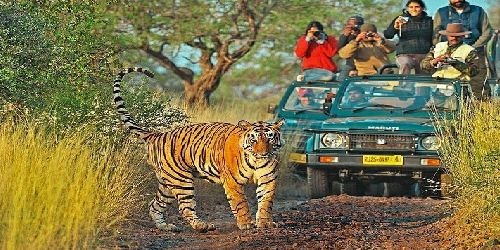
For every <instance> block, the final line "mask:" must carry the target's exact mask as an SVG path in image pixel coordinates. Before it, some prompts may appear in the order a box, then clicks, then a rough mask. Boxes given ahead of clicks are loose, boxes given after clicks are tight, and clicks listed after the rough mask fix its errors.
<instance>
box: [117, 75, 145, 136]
mask: <svg viewBox="0 0 500 250" xmlns="http://www.w3.org/2000/svg"><path fill="white" fill-rule="evenodd" d="M131 72H140V73H143V74H145V75H146V76H148V77H151V78H153V77H154V74H153V73H152V72H151V71H148V70H145V69H143V68H139V67H135V68H128V69H123V70H122V71H120V73H118V74H117V75H116V78H115V82H114V84H113V99H114V102H115V107H116V110H117V111H118V114H119V115H120V120H121V121H122V122H123V123H124V124H125V127H127V128H128V129H129V130H130V132H132V133H134V134H137V135H139V136H140V137H141V138H143V139H144V138H145V137H147V135H148V134H149V131H147V130H146V129H144V128H141V127H140V126H139V125H138V124H137V123H136V122H135V121H134V120H133V119H132V117H130V113H129V112H128V110H127V109H126V108H125V101H124V100H123V98H122V95H121V88H120V84H121V82H122V79H123V76H125V75H126V74H128V73H131Z"/></svg>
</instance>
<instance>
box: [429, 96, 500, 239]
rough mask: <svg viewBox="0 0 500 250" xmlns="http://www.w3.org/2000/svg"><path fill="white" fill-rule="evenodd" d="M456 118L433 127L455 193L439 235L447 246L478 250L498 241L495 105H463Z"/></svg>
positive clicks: (499, 122)
mask: <svg viewBox="0 0 500 250" xmlns="http://www.w3.org/2000/svg"><path fill="white" fill-rule="evenodd" d="M457 118H458V121H457V122H456V123H455V124H454V125H453V126H448V124H438V127H439V129H440V137H441V139H442V142H443V145H442V150H441V154H442V156H443V160H444V163H445V164H446V166H447V167H448V168H449V169H450V172H451V174H452V176H453V181H454V186H455V189H454V191H455V193H456V195H457V198H456V199H455V200H454V201H453V203H452V204H453V205H454V207H455V212H454V214H453V216H452V217H451V218H450V219H449V220H448V231H447V232H445V237H447V238H448V239H449V240H450V244H451V246H452V247H457V246H458V247H463V246H466V247H472V248H479V247H481V246H484V245H488V244H491V243H492V242H494V241H495V240H500V143H499V140H500V102H498V101H496V102H484V103H474V104H470V105H465V107H464V109H463V110H462V113H461V114H460V115H459V116H458V117H457Z"/></svg>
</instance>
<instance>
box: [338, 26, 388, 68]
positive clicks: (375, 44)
mask: <svg viewBox="0 0 500 250" xmlns="http://www.w3.org/2000/svg"><path fill="white" fill-rule="evenodd" d="M360 31H361V32H360V33H359V34H358V35H357V36H356V39H354V40H352V41H350V42H349V43H348V44H347V45H346V46H344V47H343V48H342V49H340V50H339V56H340V57H342V58H351V57H352V58H353V59H354V64H355V65H356V69H357V71H358V75H360V76H364V75H375V74H377V69H378V68H380V67H382V66H383V65H385V64H388V63H389V57H388V56H387V55H388V54H390V53H392V52H393V51H394V50H395V49H396V45H395V44H394V42H392V41H389V40H386V39H384V38H383V37H382V36H380V35H379V34H378V33H377V27H375V25H373V24H370V23H365V24H363V25H361V28H360Z"/></svg>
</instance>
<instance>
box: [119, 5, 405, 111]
mask: <svg viewBox="0 0 500 250" xmlns="http://www.w3.org/2000/svg"><path fill="white" fill-rule="evenodd" d="M400 7H401V5H400V1H397V0H389V1H381V0H377V1H366V0H352V1H351V0H350V1H347V0H341V1H333V0H322V1H321V0H309V1H299V0H291V1H284V0H265V1H257V0H254V1H251V0H238V1H234V0H222V1H208V0H205V1H203V0H185V1H169V2H166V1H159V0H148V1H144V0H135V1H128V2H127V4H126V5H116V6H114V7H113V8H112V11H113V12H115V14H117V17H118V19H119V21H118V22H117V23H118V24H119V25H118V28H119V29H118V30H119V31H120V33H119V34H120V39H121V41H122V42H123V44H124V45H125V47H126V48H128V49H139V50H141V51H143V52H144V53H145V55H148V56H151V57H153V58H156V59H157V60H158V61H159V62H160V63H161V65H162V66H164V67H165V68H168V69H169V70H171V71H172V72H173V73H174V74H175V75H177V76H179V77H180V79H182V82H183V85H184V91H185V97H186V101H187V103H188V104H190V105H194V104H199V105H202V106H206V105H209V99H210V96H211V94H212V93H213V92H214V91H215V90H216V89H217V88H218V86H219V85H220V83H221V79H222V76H223V75H224V74H226V73H227V72H229V71H230V70H231V69H232V68H233V66H234V65H235V64H239V62H241V64H239V65H238V67H236V70H235V73H234V76H235V79H238V80H243V81H244V82H248V81H252V80H258V81H262V80H267V81H274V80H276V79H278V78H280V77H281V79H284V78H285V77H287V78H288V77H289V74H290V72H296V70H295V71H294V70H293V69H294V68H297V67H295V65H296V60H295V58H294V56H293V54H292V51H293V46H294V44H295V39H296V38H297V36H298V35H300V34H301V33H303V29H304V28H305V26H306V25H307V23H309V22H310V21H311V20H313V19H314V20H320V21H322V22H323V23H324V24H326V25H327V27H330V28H331V30H334V31H336V32H338V30H340V29H341V28H342V26H343V23H344V22H345V19H346V18H347V16H349V15H354V14H359V13H366V15H365V16H366V17H367V20H369V21H375V22H376V21H378V20H379V19H380V17H383V16H384V15H383V14H385V15H387V14H392V13H394V12H395V10H398V9H399V8H400ZM385 22H387V23H388V22H389V21H387V20H385ZM385 25H387V24H386V23H384V24H383V26H385ZM381 28H382V27H381ZM249 53H250V54H251V57H247V59H246V60H245V61H241V59H242V58H244V57H245V56H246V55H247V54H249ZM282 69H284V70H282ZM233 70H234V69H233ZM237 72H240V73H237ZM239 76H240V77H239ZM288 79H289V78H288Z"/></svg>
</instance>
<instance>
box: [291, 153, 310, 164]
mask: <svg viewBox="0 0 500 250" xmlns="http://www.w3.org/2000/svg"><path fill="white" fill-rule="evenodd" d="M288 160H289V161H290V162H297V163H306V160H307V157H306V155H305V154H298V153H290V155H289V156H288Z"/></svg>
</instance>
